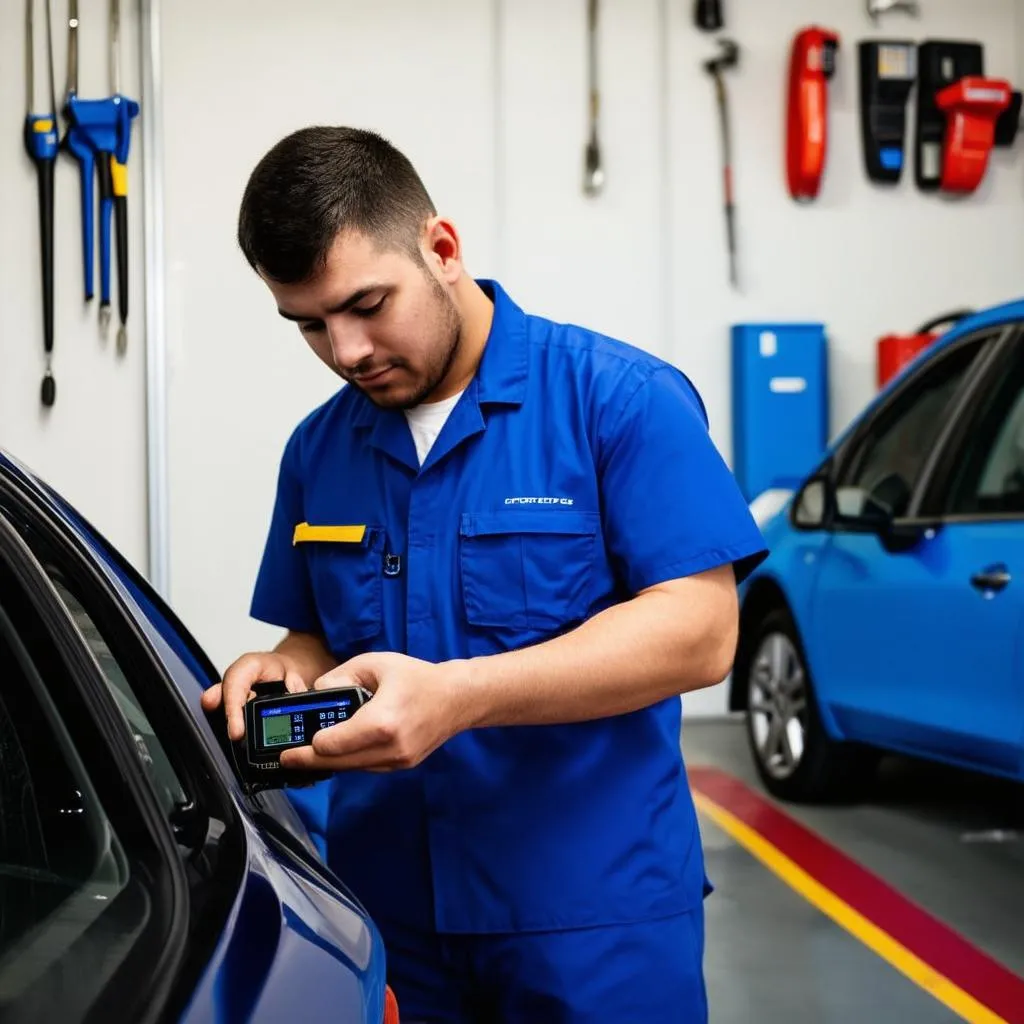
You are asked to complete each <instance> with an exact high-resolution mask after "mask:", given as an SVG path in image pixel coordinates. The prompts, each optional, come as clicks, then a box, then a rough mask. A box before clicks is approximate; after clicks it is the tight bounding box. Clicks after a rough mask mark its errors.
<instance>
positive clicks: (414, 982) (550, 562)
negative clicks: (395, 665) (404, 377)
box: [252, 281, 766, 1022]
mask: <svg viewBox="0 0 1024 1024" xmlns="http://www.w3.org/2000/svg"><path fill="white" fill-rule="evenodd" d="M479 283H480V285H481V287H482V288H483V289H484V290H485V292H486V293H487V294H488V295H489V297H490V298H491V299H492V300H493V303H494V317H493V322H492V326H491V329H490V333H489V336H488V339H487V343H486V347H485V349H484V352H483V356H482V359H481V362H480V365H479V367H478V369H477V372H476V374H475V376H474V377H473V379H472V381H471V382H470V384H469V385H468V387H467V389H466V390H465V392H464V393H463V394H462V396H461V397H460V399H459V400H458V403H457V404H456V406H455V408H454V409H453V410H452V412H451V414H450V416H449V418H448V420H447V421H446V423H445V425H444V427H443V429H442V430H441V432H440V434H439V436H438V437H437V440H436V442H435V443H434V445H433V447H432V448H431V449H430V451H429V453H428V455H427V457H426V459H425V460H424V462H423V465H422V466H421V465H420V464H419V461H418V458H417V454H416V450H415V446H414V442H413V438H412V435H411V432H410V430H409V426H408V423H407V420H406V418H405V415H404V413H403V412H402V411H401V410H392V409H379V408H377V407H376V406H375V405H373V403H372V402H371V401H370V400H369V399H368V398H367V397H366V396H365V395H363V394H362V393H361V392H359V391H358V390H357V389H355V388H352V387H343V388H342V389H341V390H340V391H339V392H338V393H337V394H336V395H335V396H333V397H332V398H331V399H330V400H328V401H327V402H326V403H325V404H323V405H322V406H320V407H319V408H318V409H316V410H315V411H314V412H313V413H312V414H310V415H309V416H308V417H307V418H306V419H305V420H304V421H303V422H302V423H301V424H300V425H299V426H298V427H297V428H296V430H295V431H294V433H293V434H292V436H291V437H290V439H289V441H288V443H287V445H286V448H285V451H284V455H283V458H282V461H281V466H280V475H279V483H278V490H277V496H276V503H275V506H274V510H273V517H272V521H271V525H270V529H269V536H268V539H267V544H266V550H265V553H264V557H263V562H262V565H261V568H260V571H259V576H258V579H257V582H256V587H255V593H254V597H253V602H252V614H253V616H255V617H256V618H259V619H261V620H264V621H267V622H270V623H274V624H276V625H279V626H283V627H286V628H288V629H292V630H300V631H305V632H311V633H318V634H321V635H322V636H323V637H324V638H325V639H326V643H327V645H328V646H329V648H330V650H331V651H332V652H333V654H334V655H335V656H336V657H337V658H338V660H339V661H344V660H346V659H348V658H351V657H353V656H354V655H357V654H360V653H362V652H366V651H399V652H404V653H406V654H409V655H412V656H414V657H416V658H421V659H424V660H426V661H431V662H440V661H445V660H447V659H451V658H472V657H475V656H479V655H490V654H496V653H499V652H502V651H509V650H514V649H516V648H520V647H523V646H524V645H529V644H536V643H538V642H541V641H544V640H546V639H549V638H551V637H553V636H555V635H557V634H560V633H564V632H566V631H568V630H571V629H573V628H574V627H575V626H577V625H579V624H580V623H581V622H583V621H584V620H586V619H588V618H590V617H591V616H593V615H596V614H597V613H599V612H601V611H602V610H603V609H605V608H608V607H609V606H610V605H613V604H616V603H618V602H621V601H624V600H626V599H628V598H630V597H632V596H633V595H635V594H636V593H637V592H639V591H641V590H643V589H644V588H646V587H651V586H653V585H654V584H657V583H660V582H663V581H665V580H670V579H673V578H676V577H681V576H687V575H690V574H693V573H698V572H701V571H702V570H707V569H710V568H712V567H714V566H720V565H723V564H729V563H731V564H732V565H733V566H734V567H735V569H736V572H737V575H738V577H739V578H741V579H742V578H743V577H744V576H745V575H746V574H747V573H748V572H749V571H750V570H751V569H752V568H753V566H754V565H756V564H757V563H758V562H759V561H760V560H761V559H762V558H763V557H764V556H765V553H766V552H765V549H764V543H763V539H762V537H761V534H760V531H759V530H758V528H757V525H756V524H755V522H754V520H753V518H752V516H751V514H750V511H749V509H748V507H747V504H746V502H745V501H744V499H743V497H742V495H741V493H740V491H739V488H738V486H737V484H736V482H735V480H734V478H733V476H732V474H731V473H730V471H729V469H728V467H727V466H726V464H725V462H724V461H723V459H722V458H721V456H720V454H719V452H718V451H717V449H716V447H715V446H714V444H713V443H712V441H711V439H710V436H709V433H708V425H707V418H706V413H705V409H704V406H703V404H702V402H701V400H700V398H699V397H698V395H697V393H696V391H695V389H694V388H693V386H692V385H691V384H690V383H689V381H688V380H687V378H686V377H685V376H684V375H683V374H682V373H681V372H680V371H679V370H677V369H676V368H674V367H672V366H670V365H668V364H666V363H665V362H663V361H661V360H659V359H657V358H655V357H654V356H653V355H651V354H649V353H647V352H644V351H642V350H640V349H638V348H634V347H631V346H629V345H627V344H625V343H623V342H620V341H616V340H613V339H610V338H607V337H605V336H602V335H600V334H597V333H595V332H593V331H589V330H584V329H582V328H580V327H575V326H568V325H564V324H558V323H554V322H551V321H550V320H546V319H543V318H540V317H536V316H530V315H527V314H526V313H524V311H523V310H522V309H520V308H519V307H518V306H517V305H516V304H515V303H514V302H513V301H512V299H511V298H510V297H509V296H508V295H507V294H506V293H505V291H504V290H503V289H502V288H501V287H500V286H499V285H498V284H497V283H496V282H494V281H481V282H479ZM301 524H306V526H308V527H321V526H332V527H337V526H343V527H355V528H356V529H350V530H342V531H334V532H333V533H332V534H325V533H324V532H323V531H316V530H310V529H307V528H306V526H304V527H303V528H302V529H299V530H297V529H296V527H299V526H300V525H301ZM325 537H328V538H330V539H323V538H325ZM307 538H309V539H307ZM636 655H637V660H638V661H640V660H642V659H643V656H644V652H643V650H642V649H640V648H638V649H637V652H636ZM631 685H632V681H631V680H630V679H629V678H628V677H624V678H623V679H622V687H623V689H629V687H630V686H631ZM680 726H681V708H680V701H679V699H678V698H672V699H669V700H665V701H662V702H660V703H658V704H656V705H654V706H652V707H648V708H645V709H643V710H640V711H635V712H633V713H630V714H624V715H620V716H617V717H612V718H605V719H599V720H596V721H588V722H581V723H574V724H567V725H546V726H517V727H500V728H485V729H476V730H471V731H468V732H464V733H461V734H460V735H457V736H455V737H454V738H453V739H451V740H449V741H448V742H447V743H446V744H444V745H443V746H442V747H441V748H440V749H438V750H437V751H436V752H434V753H433V754H432V755H430V757H428V758H427V759H426V760H425V761H424V762H423V763H422V764H421V765H419V766H418V767H416V768H414V769H411V770H408V771H402V772H395V773H382V774H375V773H364V772H345V773H338V774H336V775H335V776H333V777H332V778H331V780H329V781H328V782H326V783H324V784H323V786H324V787H326V788H327V793H326V797H327V806H326V809H325V814H326V828H327V843H326V846H327V857H328V861H329V863H330V864H331V866H332V867H333V868H334V869H335V871H336V872H337V873H338V875H339V876H340V877H341V878H342V879H344V880H345V881H346V883H347V884H349V885H350V886H351V888H352V889H353V891H354V892H355V893H356V895H357V896H358V897H359V898H360V900H361V901H362V902H363V903H364V904H365V905H366V907H367V909H368V910H369V911H370V913H371V914H372V915H373V916H374V918H375V919H376V921H377V923H378V925H379V926H380V928H381V931H382V933H383V935H384V939H385V944H386V946H387V948H388V955H389V958H390V964H391V968H392V981H393V984H394V987H395V989H396V991H397V994H398V997H399V1002H400V1004H401V1006H402V1011H403V1021H404V1020H406V1019H407V1018H408V1019H409V1020H414V1021H415V1020H421V1019H422V1020H438V1021H440V1020H446V1021H447V1020H451V1021H456V1020H471V1019H477V1017H480V1016H481V1015H485V1016H486V1019H493V1020H505V1019H509V1020H536V1021H541V1020H543V1021H552V1022H554V1021H566V1022H568V1021H573V1022H575V1021H584V1020H585V1021H594V1022H597V1021H605V1020H607V1021H615V1022H621V1021H626V1020H641V1019H644V1020H658V1021H668V1020H687V1021H689V1020H694V1021H697V1020H703V1019H704V1017H703V1016H702V1014H703V1013H704V1012H705V1011H704V1010H702V1007H703V998H704V995H703V981H702V971H701V964H700V955H701V952H702V949H703V918H702V916H701V915H702V912H703V908H702V900H703V898H704V896H705V895H706V894H707V892H708V891H710V886H709V883H708V880H707V878H706V876H705V871H704V862H703V856H702V850H701V842H700V835H699V832H698V825H697V818H696V814H695V811H694V805H693V802H692V799H691V795H690V791H689V787H688V784H687V779H686V772H685V768H684V765H683V761H682V756H681V752H680ZM299 799H300V800H301V798H299ZM666 943H667V944H668V945H667V946H666ZM527 975H528V976H529V977H527ZM445 992H448V993H449V995H448V996H444V995H443V993H445ZM531 993H532V995H531ZM403 996H404V998H403ZM534 997H535V1000H536V1001H535V1002H534V1003H531V1002H530V999H531V998H534ZM466 998H470V999H477V1000H478V1001H481V1002H479V1003H478V1004H471V1003H466V1002H465V1001H464V1000H465V999H466ZM446 1000H447V1001H446ZM510 1000H519V1002H510ZM488 1001H489V1002H488ZM468 1005H479V1006H486V1007H488V1009H486V1010H480V1011H479V1013H478V1014H477V1017H474V1016H473V1013H472V1012H471V1011H469V1010H467V1009H466V1007H467V1006H468ZM559 1007H561V1008H560V1009H559ZM638 1007H640V1008H642V1011H643V1012H642V1014H639V1013H638V1012H637V1008H638ZM687 1007H688V1008H689V1009H688V1010H687ZM684 1011H685V1012H684ZM687 1012H688V1013H689V1014H690V1015H686V1013H687ZM503 1014H504V1016H503ZM681 1014H682V1015H681Z"/></svg>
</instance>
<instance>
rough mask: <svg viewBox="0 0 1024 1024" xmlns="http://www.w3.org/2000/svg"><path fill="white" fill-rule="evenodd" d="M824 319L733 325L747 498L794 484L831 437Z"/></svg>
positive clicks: (740, 466)
mask: <svg viewBox="0 0 1024 1024" xmlns="http://www.w3.org/2000/svg"><path fill="white" fill-rule="evenodd" d="M827 347H828V342H827V339H826V335H825V326H824V324H814V323H807V324H768V323H766V324H735V325H734V326H733V328H732V428H733V472H734V473H735V475H736V479H737V481H738V482H739V485H740V487H741V488H742V490H743V493H744V495H745V496H746V498H747V500H748V501H753V500H754V498H756V497H757V496H758V495H759V494H761V493H763V492H764V491H766V490H768V489H769V488H772V487H794V486H796V484H798V483H799V482H800V480H801V479H802V478H803V477H804V476H805V475H806V473H807V472H808V471H809V470H811V469H813V468H814V466H815V465H816V463H817V461H818V460H819V459H820V458H821V456H822V454H823V452H824V449H825V445H826V444H827V442H828V431H829V425H828V353H827Z"/></svg>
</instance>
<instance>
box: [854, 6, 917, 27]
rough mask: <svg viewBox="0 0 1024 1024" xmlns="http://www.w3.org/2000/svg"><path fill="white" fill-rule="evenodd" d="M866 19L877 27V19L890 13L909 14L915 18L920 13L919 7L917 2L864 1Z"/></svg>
mask: <svg viewBox="0 0 1024 1024" xmlns="http://www.w3.org/2000/svg"><path fill="white" fill-rule="evenodd" d="M865 6H866V7H867V12H868V17H869V18H870V19H871V20H872V21H873V22H874V23H875V24H876V25H877V24H878V19H879V17H880V16H881V15H883V14H888V13H889V12H890V11H899V12H901V13H903V14H910V15H912V16H913V17H915V18H916V17H917V16H918V15H919V14H920V13H921V7H920V5H919V4H918V3H917V0H865Z"/></svg>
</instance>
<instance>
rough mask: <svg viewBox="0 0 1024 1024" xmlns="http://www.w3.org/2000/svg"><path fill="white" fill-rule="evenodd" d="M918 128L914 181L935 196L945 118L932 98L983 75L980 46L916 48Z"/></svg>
mask: <svg viewBox="0 0 1024 1024" xmlns="http://www.w3.org/2000/svg"><path fill="white" fill-rule="evenodd" d="M917 53H918V60H917V63H918V69H919V72H918V83H917V126H916V129H915V132H914V136H915V137H914V178H915V180H916V182H917V187H918V188H919V189H921V190H922V191H923V192H936V191H938V189H939V185H940V182H941V179H942V149H943V140H944V138H945V136H946V115H945V114H944V113H943V112H942V111H941V110H940V109H939V108H938V106H937V105H936V103H935V94H936V93H938V92H941V91H942V90H943V89H945V88H946V86H947V85H952V84H953V83H954V82H958V81H960V79H961V78H964V77H966V76H967V75H978V76H981V75H984V74H985V56H984V50H983V48H982V46H981V44H980V43H972V42H963V41H945V40H935V39H930V40H928V41H927V42H925V43H922V44H921V45H920V46H919V47H918V51H917Z"/></svg>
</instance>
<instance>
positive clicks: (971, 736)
mask: <svg viewBox="0 0 1024 1024" xmlns="http://www.w3.org/2000/svg"><path fill="white" fill-rule="evenodd" d="M762 528H763V530H764V532H765V536H766V539H767V542H768V544H769V545H770V548H771V554H770V556H769V557H768V558H767V559H766V560H765V562H764V563H762V565H761V566H759V567H758V569H757V571H756V572H755V573H753V574H752V576H751V577H750V578H749V579H748V580H746V581H744V584H743V586H742V588H741V602H742V618H741V627H740V643H739V649H738V653H737V658H736V661H735V665H734V671H733V675H732V682H731V689H730V695H729V698H730V707H731V708H732V709H733V710H736V711H745V713H746V721H747V726H748V734H749V740H750V747H751V751H752V753H753V756H754V759H755V762H756V765H757V769H758V772H759V774H760V776H761V779H762V780H763V782H764V785H765V786H766V788H767V789H768V790H769V791H770V792H771V793H773V794H775V795H776V796H778V797H781V798H783V799H789V800H823V799H828V798H832V797H837V796H844V795H849V794H851V793H852V792H853V791H854V790H855V789H857V788H859V787H860V786H861V785H862V784H863V783H864V782H865V781H866V780H868V779H869V778H870V777H871V772H872V767H873V765H874V763H875V760H876V758H877V756H878V754H879V752H880V751H897V752H903V753H907V754H911V755H916V756H921V757H924V758H929V759H934V760H938V761H945V762H948V763H950V764H954V765H960V766H964V767H967V768H971V769H975V770H980V771H982V772H989V773H992V774H993V775H1000V776H1006V777H1009V778H1013V779H1022V780H1024V302H1015V303H1012V304H1009V305H1005V306H1000V307H999V308H996V309H992V310H989V311H986V312H984V313H980V314H975V315H971V316H968V317H966V318H964V319H962V320H959V321H958V322H957V323H956V324H955V326H954V327H952V328H951V329H950V330H949V331H947V332H946V333H945V334H944V335H943V336H942V337H941V338H939V339H938V340H937V341H936V342H934V343H933V344H932V346H931V347H930V348H928V349H926V350H925V352H923V353H922V354H921V355H919V356H918V357H917V359H916V360H915V361H914V362H913V363H912V364H911V365H910V366H908V367H906V368H904V370H903V371H902V372H901V373H900V374H899V375H898V377H897V378H896V379H894V380H892V381H890V383H889V384H888V386H887V387H886V388H885V389H884V390H883V391H882V392H881V393H880V394H879V395H878V396H877V397H876V398H875V400H874V401H873V402H872V403H871V404H870V406H869V407H868V408H867V409H866V410H865V411H864V413H863V414H862V415H860V416H859V417H858V418H857V419H856V420H855V421H854V422H853V423H852V424H851V425H850V427H849V428H848V429H847V430H845V431H844V432H843V434H842V436H840V437H839V438H838V439H837V441H836V442H835V443H834V444H832V445H831V446H830V447H829V450H828V451H827V452H826V454H825V457H824V458H823V460H822V462H821V464H820V465H819V466H818V467H817V468H816V469H815V470H814V471H813V472H811V473H810V474H809V476H808V477H807V479H806V480H804V482H803V483H802V485H801V486H800V487H799V488H798V489H797V490H796V491H795V493H794V494H793V495H792V496H791V497H790V498H789V499H788V500H786V501H785V502H784V505H783V507H782V509H781V510H780V511H778V512H776V513H775V514H774V515H772V516H771V517H770V518H769V519H768V520H767V521H766V522H764V523H763V524H762Z"/></svg>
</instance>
